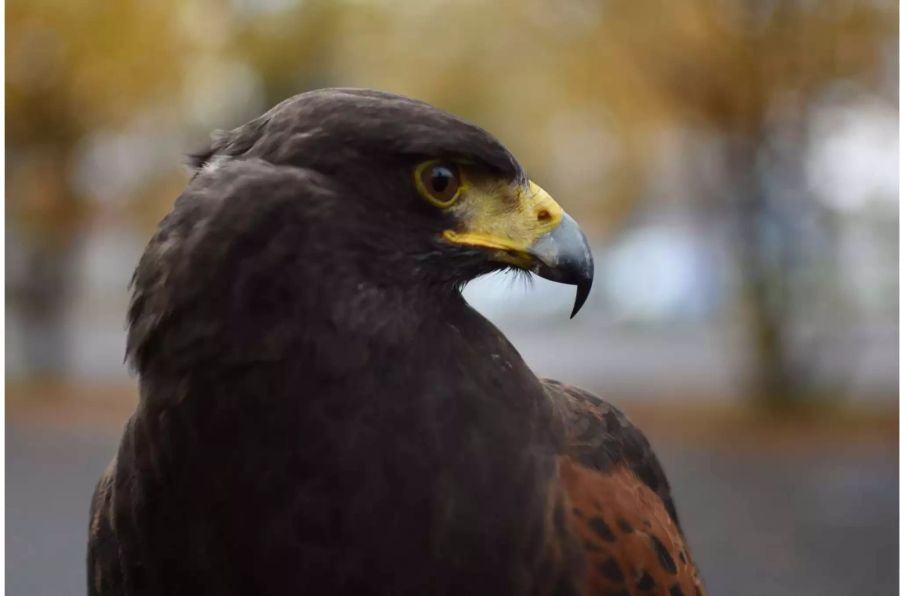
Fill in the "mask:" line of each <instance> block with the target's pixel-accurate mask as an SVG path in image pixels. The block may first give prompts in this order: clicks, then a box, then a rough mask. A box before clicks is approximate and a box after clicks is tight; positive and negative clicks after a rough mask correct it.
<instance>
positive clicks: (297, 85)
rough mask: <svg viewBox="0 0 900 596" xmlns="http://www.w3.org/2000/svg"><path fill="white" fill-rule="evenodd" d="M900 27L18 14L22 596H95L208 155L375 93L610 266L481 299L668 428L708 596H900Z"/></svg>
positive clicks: (539, 351) (696, 10)
mask: <svg viewBox="0 0 900 596" xmlns="http://www.w3.org/2000/svg"><path fill="white" fill-rule="evenodd" d="M897 10H898V9H897V4H896V2H893V1H891V0H680V1H679V2H660V1H651V0H641V1H638V0H562V1H556V2H553V3H550V2H538V1H537V0H522V1H513V0H508V1H495V2H490V3H488V2H476V1H474V0H454V1H449V0H418V1H414V0H408V1H404V0H390V1H382V2H377V1H374V0H339V1H338V0H335V1H313V0H256V1H254V0H195V1H189V2H182V1H177V0H155V1H153V2H149V1H146V0H123V1H120V2H100V3H98V2H92V1H89V0H67V1H66V2H62V1H61V0H8V1H7V3H6V19H7V20H6V149H7V152H6V184H7V186H6V197H7V200H6V215H7V218H6V221H7V226H6V264H5V265H6V389H7V393H6V395H7V403H6V407H7V434H6V437H7V438H6V458H7V460H6V461H7V468H6V470H7V483H6V486H7V501H6V503H7V517H6V520H7V526H6V528H7V531H6V536H7V538H6V540H7V542H6V545H7V550H6V553H7V554H6V573H7V593H9V594H23V595H24V594H29V595H31V594H34V595H43V594H83V593H84V570H83V559H84V555H85V548H84V543H85V541H86V524H87V508H88V502H89V498H90V493H91V490H92V488H93V483H94V481H95V479H96V478H97V477H98V476H99V474H100V472H101V471H102V469H103V467H104V466H105V464H106V462H107V461H108V459H109V458H110V457H111V456H112V454H113V453H114V450H115V447H116V442H117V440H118V433H119V432H120V429H121V426H122V424H123V423H124V421H125V419H126V418H127V416H128V414H129V412H130V411H131V409H132V408H133V407H134V404H135V401H136V388H135V386H136V383H135V380H134V379H133V378H131V377H130V376H129V374H128V371H127V370H126V368H125V366H124V365H123V363H122V358H123V353H124V341H125V330H124V319H125V309H126V305H127V300H128V293H127V284H128V281H129V278H130V275H131V272H132V270H133V269H134V267H135V265H136V263H137V259H138V257H139V256H140V253H141V251H142V249H143V246H144V245H145V243H146V242H147V240H148V239H149V237H150V235H151V233H152V231H153V229H154V227H155V225H156V223H157V222H158V221H159V219H160V218H161V217H162V216H163V215H164V214H165V213H166V212H167V211H168V210H169V208H170V206H171V204H172V202H173V201H174V199H175V197H176V196H177V195H178V194H179V192H180V191H181V189H182V188H183V187H184V185H185V183H186V180H187V177H188V173H187V170H186V169H185V167H184V166H183V163H184V159H183V155H184V154H185V153H187V152H189V151H191V150H194V149H197V148H199V147H201V146H202V145H203V144H204V143H205V141H206V139H207V138H208V135H209V133H210V132H211V131H212V130H214V129H216V128H225V129H227V128H231V127H234V126H236V125H239V124H241V123H243V122H245V121H247V120H249V119H251V118H252V117H254V116H256V115H258V114H259V113H261V112H263V111H265V110H266V109H268V108H269V107H270V106H271V105H273V104H275V103H277V102H278V101H280V100H282V99H284V98H286V97H289V96H291V95H293V94H296V93H299V92H302V91H305V90H309V89H313V88H317V87H324V86H355V87H374V88H378V89H383V90H387V91H392V92H396V93H401V94H405V95H410V96H413V97H417V98H420V99H424V100H426V101H429V102H431V103H433V104H435V105H437V106H439V107H442V108H444V109H446V110H449V111H452V112H454V113H457V114H459V115H461V116H463V117H465V118H467V119H470V120H472V121H474V122H476V123H478V124H480V125H482V126H483V127H485V128H487V129H488V130H490V131H492V132H493V133H494V134H495V135H496V136H498V137H499V138H500V139H501V140H502V141H503V142H504V143H505V144H507V146H508V147H509V148H510V149H511V150H512V151H513V153H514V154H516V156H517V157H519V159H520V161H521V162H522V163H524V164H525V165H526V167H527V168H528V169H529V173H530V176H531V177H532V178H533V179H534V180H536V181H537V182H538V183H539V184H541V185H542V186H543V187H545V188H547V189H548V190H549V191H550V192H551V193H552V194H553V195H554V197H556V198H557V199H558V200H559V201H560V202H561V203H562V204H563V205H564V206H565V207H566V209H567V210H568V211H569V212H570V213H572V214H573V216H574V217H576V219H578V220H579V222H580V223H581V224H582V226H583V227H584V228H585V229H586V231H587V232H588V233H589V236H590V238H591V241H592V245H593V247H594V253H595V257H596V260H597V276H596V278H597V281H596V282H595V289H594V293H593V295H592V297H591V300H590V301H589V302H588V303H587V305H586V306H585V308H584V310H583V311H582V313H581V314H580V315H579V316H578V318H577V319H575V320H574V321H571V322H570V321H568V318H567V313H568V309H570V308H571V304H572V299H573V290H572V289H571V288H569V287H566V286H559V285H554V284H550V283H549V282H544V281H542V280H535V281H534V283H532V284H523V283H522V282H521V281H514V280H513V279H512V278H509V277H494V278H488V279H484V280H480V281H478V282H476V283H474V284H473V285H472V286H470V287H469V288H468V289H467V291H466V293H467V296H468V298H469V299H470V301H471V302H472V303H473V304H475V305H476V306H477V307H478V308H479V309H480V310H482V312H484V313H485V314H486V315H487V316H488V317H490V318H491V319H492V320H494V321H495V322H496V323H497V324H498V325H499V326H500V327H501V328H502V329H503V330H504V331H505V332H506V333H507V334H508V335H509V336H510V338H511V340H512V341H513V343H515V344H516V345H517V347H519V349H520V350H521V352H522V353H523V355H524V356H525V358H526V360H527V361H528V362H529V363H530V365H531V366H532V367H533V368H534V369H535V371H537V372H538V373H539V374H541V375H545V376H553V377H559V378H562V379H565V380H566V381H567V382H571V383H576V384H579V385H581V386H583V387H585V388H588V389H590V390H592V391H594V392H596V393H598V394H600V395H602V396H604V397H605V398H606V399H608V400H610V401H612V402H613V403H615V404H617V405H618V406H619V407H620V408H621V409H623V410H624V411H625V412H626V413H627V414H628V415H629V416H630V417H631V418H633V419H634V420H635V421H636V422H637V423H639V424H640V425H642V426H643V428H644V429H645V431H646V433H647V434H648V436H649V438H650V439H651V441H652V442H653V443H654V445H656V447H657V449H658V451H659V453H660V456H661V459H662V460H663V462H664V464H666V466H667V468H668V471H669V474H670V477H671V480H672V484H673V485H674V490H675V495H676V499H677V503H678V504H679V506H680V510H681V515H682V518H683V522H684V526H685V528H686V531H687V534H688V539H689V541H690V543H691V545H692V547H693V549H694V551H695V558H696V559H697V560H698V562H699V564H700V566H701V570H702V572H703V574H704V576H705V578H706V582H707V584H708V588H709V590H710V592H711V593H713V594H730V595H737V596H740V595H744V594H746V595H751V594H752V595H782V594H784V595H788V594H819V595H823V594H825V595H827V594H834V595H846V594H867V595H875V594H895V593H897V577H898V576H897V560H898V545H897V526H898V519H897V514H898V493H897V490H898V469H897V423H898V413H897V397H898V396H897V389H898V112H897V106H898V86H897V85H898V80H897V74H898V32H897V25H898V14H897Z"/></svg>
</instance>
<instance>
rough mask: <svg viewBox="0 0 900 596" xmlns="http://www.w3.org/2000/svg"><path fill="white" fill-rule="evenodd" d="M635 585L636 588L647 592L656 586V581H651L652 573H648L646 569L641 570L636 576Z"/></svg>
mask: <svg viewBox="0 0 900 596" xmlns="http://www.w3.org/2000/svg"><path fill="white" fill-rule="evenodd" d="M635 585H636V586H637V589H638V590H641V591H645V592H649V591H650V590H652V589H653V588H655V587H656V582H655V581H653V576H652V575H650V574H649V573H647V572H646V571H641V572H640V574H639V575H638V576H637V582H636V584H635Z"/></svg>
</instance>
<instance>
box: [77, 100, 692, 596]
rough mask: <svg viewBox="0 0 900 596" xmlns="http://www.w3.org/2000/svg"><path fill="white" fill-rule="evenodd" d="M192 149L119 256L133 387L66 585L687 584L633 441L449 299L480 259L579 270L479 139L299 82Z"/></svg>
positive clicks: (621, 426)
mask: <svg viewBox="0 0 900 596" xmlns="http://www.w3.org/2000/svg"><path fill="white" fill-rule="evenodd" d="M194 165H195V166H196V167H197V173H196V174H195V176H194V177H193V179H192V180H191V182H190V184H189V185H188V188H187V189H186V190H185V192H184V193H183V194H182V196H181V197H179V199H178V200H177V202H176V204H175V207H174V209H173V211H172V213H170V214H169V215H168V216H167V217H166V218H165V219H164V220H163V222H162V223H161V224H160V227H159V230H158V231H157V233H156V235H155V236H154V237H153V239H152V240H151V241H150V243H149V245H148V247H147V249H146V251H145V253H144V256H143V257H142V259H141V262H140V264H139V265H138V268H137V271H136V272H135V276H134V282H133V299H132V305H131V309H130V312H129V322H130V329H129V338H128V358H129V361H130V362H131V364H132V366H133V367H134V368H135V369H136V371H137V372H138V374H139V375H140V388H141V399H140V403H139V405H138V408H137V410H136V412H135V413H134V415H133V416H132V417H131V419H130V420H129V422H128V425H127V426H126V428H125V431H124V434H123V438H122V442H121V445H120V447H119V451H118V454H117V456H116V458H115V459H114V460H113V462H112V464H111V465H110V467H109V468H108V469H107V471H106V473H105V474H104V476H103V478H101V480H100V483H99V484H98V487H97V490H96V493H95V495H94V499H93V502H92V507H91V522H90V544H89V555H88V575H89V579H88V584H89V585H88V588H89V593H90V594H94V595H103V596H106V595H110V594H116V595H120V594H121V595H158V594H166V595H178V594H215V595H232V594H235V595H236V594H253V595H269V594H272V595H276V594H278V595H281V594H297V593H313V594H351V593H352V594H492V595H494V594H559V595H562V594H573V595H574V594H619V593H635V594H637V593H672V594H674V593H677V591H673V590H681V591H682V592H683V593H684V594H693V593H695V591H699V587H697V586H699V583H698V582H699V580H698V579H697V574H696V570H695V568H694V567H693V564H692V563H691V559H690V555H689V554H688V552H687V548H686V546H685V543H684V539H683V537H682V534H681V530H680V528H679V526H678V522H677V518H676V516H675V510H674V506H673V504H672V499H671V496H670V494H669V487H668V484H667V482H666V480H665V477H664V475H663V473H662V470H661V469H660V467H659V464H658V463H657V461H656V458H655V457H654V455H653V453H652V451H651V449H650V447H649V445H648V444H647V441H646V439H644V437H643V435H641V433H640V432H639V431H638V430H637V429H635V428H634V427H633V426H631V425H630V424H629V423H628V422H627V420H626V419H625V418H624V417H623V416H622V415H621V414H619V413H618V412H617V411H616V410H614V409H613V408H611V407H610V406H609V405H608V404H605V403H604V402H602V401H600V400H598V399H596V398H594V397H591V396H589V395H588V394H586V393H584V392H581V391H579V390H576V389H571V388H567V387H565V386H563V385H560V384H558V383H555V382H550V381H541V380H539V379H538V378H537V377H535V375H534V374H533V373H532V372H531V371H530V369H529V368H528V367H527V365H526V364H525V363H524V362H523V361H522V359H521V357H520V356H519V354H518V353H517V352H516V350H515V349H514V348H513V347H512V346H511V345H510V344H509V342H508V341H507V340H506V338H504V337H503V335H502V334H501V333H500V332H499V331H497V329H496V328H494V327H493V326H492V325H491V324H490V323H489V322H488V321H487V320H485V319H484V318H483V317H481V316H480V315H479V314H478V313H477V312H475V311H474V310H472V309H471V308H470V307H469V306H468V305H467V304H466V302H465V301H464V300H463V298H462V296H461V294H460V289H461V287H462V286H463V285H464V284H465V283H466V282H468V281H469V280H471V279H473V278H474V277H477V276H478V275H481V274H483V273H487V272H490V271H496V270H498V269H504V268H516V269H524V270H531V271H534V272H536V273H538V274H539V275H543V276H545V277H548V278H550V279H555V280H557V281H562V282H565V283H573V284H576V285H578V288H579V291H578V298H577V301H576V310H577V308H578V307H580V305H581V303H582V302H583V300H584V298H586V296H587V291H588V290H589V288H590V281H591V275H592V271H593V266H592V263H591V258H590V252H589V250H588V249H587V244H586V242H585V241H584V237H583V235H581V233H580V231H578V229H577V226H575V224H574V222H573V221H572V220H571V218H569V217H568V216H567V215H565V214H564V212H563V211H562V210H561V209H560V208H559V206H558V205H557V204H556V203H555V202H554V201H553V200H552V199H551V198H550V197H549V195H547V194H546V193H545V192H544V191H543V190H542V189H540V187H538V186H536V185H534V184H533V183H531V182H530V181H528V179H527V176H525V174H524V170H523V169H522V168H521V166H520V165H519V164H518V163H517V162H516V160H515V159H514V158H513V157H512V156H511V155H510V153H509V152H508V151H507V150H506V149H505V148H504V147H503V146H502V145H501V144H500V143H499V142H497V141H496V140H495V139H494V138H493V137H491V136H490V135H489V134H488V133H486V132H484V131H483V130H481V129H479V128H477V127H475V126H472V125H470V124H467V123H465V122H463V121H461V120H459V119H457V118H455V117H453V116H451V115H449V114H446V113H444V112H441V111H439V110H436V109H434V108H432V107H431V106H428V105H427V104H424V103H421V102H416V101H413V100H409V99H406V98H401V97H397V96H394V95H389V94H384V93H379V92H375V91H365V90H323V91H317V92H312V93H308V94H304V95H300V96H297V97H295V98H292V99H290V100H287V101H285V102H283V103H282V104H280V105H279V106H276V107H275V108H273V109H272V110H271V111H270V112H268V113H267V114H266V115H264V116H262V117H261V118H259V119H257V120H255V121H253V122H251V123H250V124H248V125H246V126H244V127H241V128H239V129H237V130H235V131H232V132H231V133H225V134H221V135H219V136H218V137H216V140H215V141H214V143H213V144H212V146H211V147H210V148H209V150H207V151H204V152H202V153H200V154H198V155H197V156H195V158H194ZM654 590H655V592H654Z"/></svg>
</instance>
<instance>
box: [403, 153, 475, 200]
mask: <svg viewBox="0 0 900 596" xmlns="http://www.w3.org/2000/svg"><path fill="white" fill-rule="evenodd" d="M413 179H414V181H415V184H416V190H418V191H419V194H420V195H422V197H423V198H424V199H425V200H426V201H428V202H429V203H431V204H432V205H434V206H435V207H440V208H441V209H446V208H447V207H450V206H451V205H453V203H455V202H456V200H457V199H458V198H459V195H461V194H462V191H463V189H464V185H463V181H462V176H461V174H460V172H459V168H457V167H456V164H454V163H452V162H449V161H443V160H440V159H432V160H429V161H426V162H422V163H420V164H419V165H418V166H416V170H415V173H414V174H413Z"/></svg>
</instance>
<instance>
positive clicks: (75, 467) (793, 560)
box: [6, 421, 898, 596]
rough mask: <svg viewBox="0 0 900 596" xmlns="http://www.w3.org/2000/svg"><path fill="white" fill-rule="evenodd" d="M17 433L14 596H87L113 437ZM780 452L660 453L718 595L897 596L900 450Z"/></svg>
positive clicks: (11, 534) (668, 447) (665, 449)
mask: <svg viewBox="0 0 900 596" xmlns="http://www.w3.org/2000/svg"><path fill="white" fill-rule="evenodd" d="M63 428H65V427H62V426H60V425H58V424H57V425H53V426H52V427H48V426H47V425H38V424H35V423H34V422H27V421H26V422H22V421H19V422H16V423H13V424H11V425H10V426H9V427H8V428H7V440H6V441H7V442H6V466H7V467H6V490H7V492H6V573H7V586H6V587H7V591H6V593H7V594H10V595H11V596H25V595H28V596H45V595H47V596H49V595H53V596H66V595H70V594H72V595H75V594H79V595H80V594H84V593H85V574H84V557H85V546H84V545H85V537H86V524H87V509H88V501H89V498H90V493H91V490H92V488H93V483H94V480H95V478H96V477H97V476H98V475H99V474H100V472H101V470H102V469H103V467H104V466H105V464H106V462H107V460H108V459H109V457H110V455H111V454H112V453H113V451H114V448H115V443H116V440H117V437H116V433H115V432H112V431H109V430H90V428H89V427H85V426H79V427H77V429H72V428H69V429H68V430H62V429H63ZM843 445H844V446H841V444H837V445H832V446H831V447H828V448H826V449H825V451H824V452H822V451H817V450H815V449H804V450H799V451H798V450H793V451H792V452H791V454H788V455H785V454H784V453H781V452H772V451H769V452H768V454H762V453H760V452H759V451H752V450H750V451H748V450H747V449H743V448H742V449H734V448H730V449H723V448H719V449H718V450H710V449H706V448H699V447H697V446H696V445H694V446H691V447H687V446H685V445H682V444H679V443H662V444H660V445H659V451H660V452H661V453H662V454H663V459H664V460H665V461H664V463H665V464H666V465H667V467H668V470H669V475H670V477H671V480H672V483H673V485H674V488H675V494H676V497H677V501H678V504H679V508H680V511H681V515H682V518H683V524H684V526H685V528H686V529H687V531H688V537H689V539H690V542H691V544H692V546H693V549H694V552H695V556H696V558H697V560H698V562H699V564H700V566H701V569H702V571H703V573H704V576H705V578H706V581H707V584H708V588H709V591H710V593H711V594H720V595H730V596H781V595H784V596H787V595H792V596H794V595H804V594H816V595H819V596H829V595H834V596H846V595H855V594H861V595H866V596H878V595H882V594H884V595H888V594H896V593H897V587H898V586H897V560H898V546H897V524H898V502H897V488H898V470H897V457H896V455H897V454H896V446H895V445H888V446H886V447H885V448H877V449H874V448H872V446H871V445H869V446H867V447H860V446H848V445H847V443H846V442H845V443H843Z"/></svg>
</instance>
